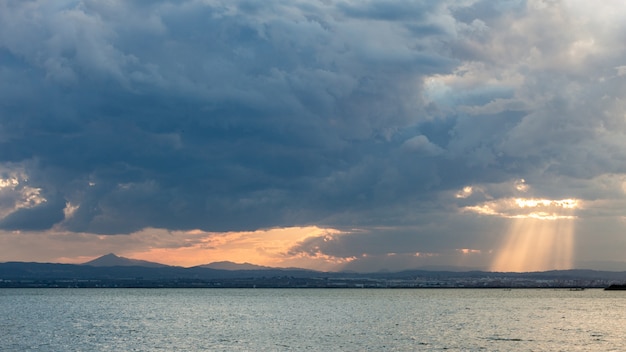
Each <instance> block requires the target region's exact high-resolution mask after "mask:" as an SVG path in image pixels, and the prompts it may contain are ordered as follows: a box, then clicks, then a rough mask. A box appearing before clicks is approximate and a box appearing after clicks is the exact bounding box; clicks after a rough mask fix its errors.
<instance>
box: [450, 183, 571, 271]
mask: <svg viewBox="0 0 626 352" xmlns="http://www.w3.org/2000/svg"><path fill="white" fill-rule="evenodd" d="M520 182H521V184H523V185H524V187H523V188H520V186H519V184H520ZM514 188H515V190H516V191H518V192H527V191H528V185H527V184H525V181H524V180H521V181H519V182H517V183H516V185H515V187H514ZM465 189H468V187H465ZM465 193H467V192H465ZM457 197H458V196H457ZM580 207H581V201H580V200H578V199H572V198H568V199H544V198H523V197H516V198H514V197H511V198H500V199H489V200H487V201H483V202H478V203H475V204H473V205H468V206H465V207H464V208H463V209H464V210H465V211H467V212H472V213H477V214H481V215H487V216H497V217H501V218H505V219H508V221H509V225H508V228H507V229H506V230H505V231H504V232H503V234H504V236H503V238H502V241H501V242H500V243H499V244H497V245H496V246H495V248H493V253H494V258H493V261H492V262H491V265H490V266H489V269H490V270H491V271H500V272H524V271H542V270H554V269H571V268H572V265H573V253H574V229H575V222H576V219H577V217H576V215H575V211H576V210H577V209H579V208H580Z"/></svg>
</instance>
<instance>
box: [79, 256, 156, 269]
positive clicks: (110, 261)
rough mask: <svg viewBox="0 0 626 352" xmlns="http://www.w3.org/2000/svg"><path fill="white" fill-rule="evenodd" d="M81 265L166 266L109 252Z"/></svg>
mask: <svg viewBox="0 0 626 352" xmlns="http://www.w3.org/2000/svg"><path fill="white" fill-rule="evenodd" d="M82 265H90V266H100V267H103V266H104V267H108V266H142V267H146V268H164V267H167V265H165V264H159V263H154V262H149V261H146V260H138V259H129V258H124V257H119V256H117V255H115V254H113V253H109V254H106V255H103V256H102V257H99V258H96V259H94V260H91V261H88V262H86V263H83V264H82Z"/></svg>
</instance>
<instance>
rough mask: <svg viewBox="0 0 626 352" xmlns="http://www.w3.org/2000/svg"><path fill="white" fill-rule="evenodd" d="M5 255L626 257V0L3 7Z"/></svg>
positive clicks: (481, 265) (578, 260)
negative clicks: (625, 1) (625, 0)
mask: <svg viewBox="0 0 626 352" xmlns="http://www.w3.org/2000/svg"><path fill="white" fill-rule="evenodd" d="M0 82H1V83H0V262H6V261H36V262H63V263H82V262H85V261H88V260H90V259H93V258H96V257H98V256H101V255H104V254H107V253H111V252H113V253H116V254H118V255H121V256H124V257H128V258H134V259H143V260H150V261H156V262H160V263H165V264H171V265H180V266H194V265H200V264H206V263H210V262H215V261H224V260H229V261H234V262H249V263H254V264H258V265H266V266H275V267H303V268H311V269H317V270H352V271H383V270H392V271H395V270H403V269H414V268H453V267H463V268H473V269H480V270H493V271H537V270H550V269H568V268H590V269H603V270H626V259H625V258H624V253H625V251H626V100H625V98H624V97H625V95H624V93H625V92H626V5H623V4H622V3H621V2H618V1H602V2H589V1H578V0H571V1H558V0H543V1H542V0H526V1H524V0H502V1H491V0H456V1H451V0H441V1H410V0H389V1H374V0H358V1H357V0H265V1H252V0H187V1H184V0H180V1H179V0H177V1H173V0H172V1H168V0H163V1H156V0H155V1H122V0H109V1H75V0H58V1H42V0H41V1H40V0H30V1H18V0H7V1H0Z"/></svg>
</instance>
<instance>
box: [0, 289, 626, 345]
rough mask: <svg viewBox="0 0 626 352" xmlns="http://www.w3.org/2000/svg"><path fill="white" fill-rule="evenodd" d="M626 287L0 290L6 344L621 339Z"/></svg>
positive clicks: (1, 336)
mask: <svg viewBox="0 0 626 352" xmlns="http://www.w3.org/2000/svg"><path fill="white" fill-rule="evenodd" d="M625 302H626V293H624V292H606V291H601V290H585V291H568V290H551V289H543V290H534V289H519V290H508V291H505V290H497V289H492V290H476V289H465V290H463V289H460V290H459V289H447V290H437V289H415V290H400V289H393V290H391V289H387V290H385V289H379V290H367V289H362V290H357V289H353V290H343V289H308V290H307V289H282V290H280V289H257V290H255V289H232V290H231V289H2V290H0V341H2V345H3V346H2V348H0V349H2V350H7V351H28V350H37V351H156V350H165V351H174V350H179V351H207V350H211V351H216V350H217V351H220V350H222V351H291V350H310V351H329V350H332V351H338V350H339V351H384V350H387V351H389V350H393V351H396V350H400V351H410V350H432V351H439V350H467V351H473V350H488V351H495V350H500V351H509V350H528V351H529V350H533V351H556V350H568V351H571V350H595V351H608V350H619V349H621V347H622V336H623V330H624V328H623V326H625V324H624V323H626V321H625V318H624V317H623V314H622V311H623V309H624V308H625V307H626V304H625Z"/></svg>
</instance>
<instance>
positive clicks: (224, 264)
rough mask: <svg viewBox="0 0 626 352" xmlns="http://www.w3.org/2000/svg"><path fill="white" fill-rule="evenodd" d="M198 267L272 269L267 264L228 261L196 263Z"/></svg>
mask: <svg viewBox="0 0 626 352" xmlns="http://www.w3.org/2000/svg"><path fill="white" fill-rule="evenodd" d="M198 267H200V268H208V269H218V270H272V269H274V268H270V267H268V266H261V265H255V264H250V263H234V262H229V261H223V262H213V263H209V264H203V265H198Z"/></svg>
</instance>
